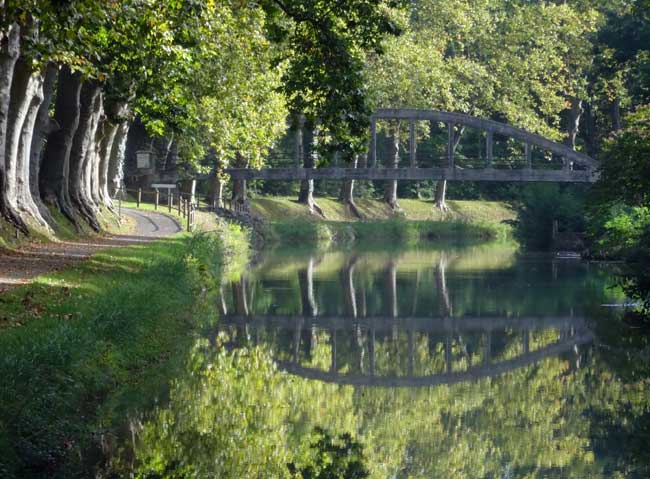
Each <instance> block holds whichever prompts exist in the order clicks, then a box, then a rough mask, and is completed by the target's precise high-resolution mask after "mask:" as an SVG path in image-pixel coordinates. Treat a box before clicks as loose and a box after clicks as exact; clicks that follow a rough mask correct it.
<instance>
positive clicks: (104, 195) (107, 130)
mask: <svg viewBox="0 0 650 479" xmlns="http://www.w3.org/2000/svg"><path fill="white" fill-rule="evenodd" d="M104 108H105V110H106V118H105V119H104V120H103V121H104V136H103V138H102V141H101V144H100V146H99V197H100V200H101V202H102V204H104V206H107V207H108V208H112V206H113V202H112V200H111V194H110V185H109V183H110V182H111V180H112V178H111V176H110V175H111V154H112V152H113V145H114V144H115V141H116V140H117V139H118V132H119V129H120V121H123V118H124V117H125V116H126V114H127V112H128V104H127V103H126V102H113V103H109V102H107V103H106V105H105V106H104Z"/></svg>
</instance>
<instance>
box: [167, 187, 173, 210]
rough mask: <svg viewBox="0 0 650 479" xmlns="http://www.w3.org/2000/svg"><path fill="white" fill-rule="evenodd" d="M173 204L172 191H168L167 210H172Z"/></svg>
mask: <svg viewBox="0 0 650 479" xmlns="http://www.w3.org/2000/svg"><path fill="white" fill-rule="evenodd" d="M173 205H174V193H172V192H171V191H169V192H168V193H167V206H169V212H170V213H171V212H172V206H173Z"/></svg>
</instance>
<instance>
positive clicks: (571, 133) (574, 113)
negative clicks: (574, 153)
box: [564, 97, 584, 150]
mask: <svg viewBox="0 0 650 479" xmlns="http://www.w3.org/2000/svg"><path fill="white" fill-rule="evenodd" d="M583 111H584V110H583V108H582V100H580V99H579V98H576V97H573V98H571V108H570V109H569V112H568V116H567V131H568V136H567V138H566V140H565V141H564V143H565V145H567V146H568V147H569V148H571V149H572V150H575V149H576V138H577V137H578V133H580V118H581V116H582V112H583Z"/></svg>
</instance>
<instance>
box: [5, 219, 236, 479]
mask: <svg viewBox="0 0 650 479" xmlns="http://www.w3.org/2000/svg"><path fill="white" fill-rule="evenodd" d="M248 249H249V248H248V237H247V233H246V232H245V231H244V230H242V229H241V228H240V227H238V226H232V225H225V224H223V225H220V226H219V227H218V231H217V232H216V234H205V233H202V234H196V235H186V234H181V235H177V236H174V237H172V238H169V239H165V240H160V241H157V242H155V243H151V244H149V245H146V246H140V247H130V248H124V249H117V250H111V251H109V252H106V253H102V254H99V255H97V256H95V257H93V258H92V259H91V260H89V261H87V262H85V263H83V264H81V265H79V266H78V267H76V268H74V269H69V270H66V271H63V272H60V273H56V274H51V275H48V276H45V277H43V278H41V279H39V280H38V281H37V282H36V283H34V284H31V285H28V286H25V287H23V288H19V289H16V290H14V291H12V292H10V293H7V294H4V295H3V296H1V297H0V325H1V327H0V351H1V352H2V354H0V376H1V377H2V382H1V383H0V477H21V478H30V477H44V476H46V477H91V476H92V475H93V472H92V470H91V468H92V467H94V466H93V464H96V463H97V461H98V460H99V458H101V457H102V456H103V454H102V449H104V450H105V448H106V447H107V444H108V443H110V438H111V437H115V436H116V435H117V432H116V431H115V430H113V428H115V427H117V426H116V424H119V423H120V422H121V423H123V422H124V408H125V404H126V403H127V402H128V404H129V409H131V407H132V406H133V403H134V402H136V403H137V402H141V403H142V406H143V407H142V408H143V409H144V408H145V407H144V406H145V405H146V403H151V402H152V401H154V400H155V399H156V397H157V395H158V393H159V391H161V390H164V387H163V385H164V384H166V381H167V379H168V378H169V371H170V369H173V368H174V367H176V364H177V363H180V362H181V360H182V358H184V357H185V355H186V353H187V351H188V350H189V348H190V347H191V345H192V344H193V342H194V341H195V338H196V336H197V335H198V332H199V331H200V330H201V329H202V328H203V327H205V326H206V324H205V323H210V322H212V321H214V320H216V317H215V314H214V313H212V312H211V309H210V308H208V307H206V305H205V304H204V303H205V302H204V301H203V300H202V299H204V298H207V297H208V295H206V294H205V292H206V289H207V288H209V287H210V286H212V285H216V284H218V282H219V280H220V278H221V277H222V276H224V275H227V274H229V272H230V271H232V270H233V269H235V268H236V266H238V265H244V264H245V263H246V261H247V259H248V255H247V252H248ZM199 313H200V314H199ZM193 333H195V334H193Z"/></svg>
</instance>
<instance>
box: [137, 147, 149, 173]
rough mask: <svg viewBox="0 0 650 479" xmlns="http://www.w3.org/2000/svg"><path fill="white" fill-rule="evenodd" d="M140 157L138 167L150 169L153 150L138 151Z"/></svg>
mask: <svg viewBox="0 0 650 479" xmlns="http://www.w3.org/2000/svg"><path fill="white" fill-rule="evenodd" d="M136 156H137V159H138V169H140V170H148V169H149V168H151V152H150V151H138V152H137V153H136Z"/></svg>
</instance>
